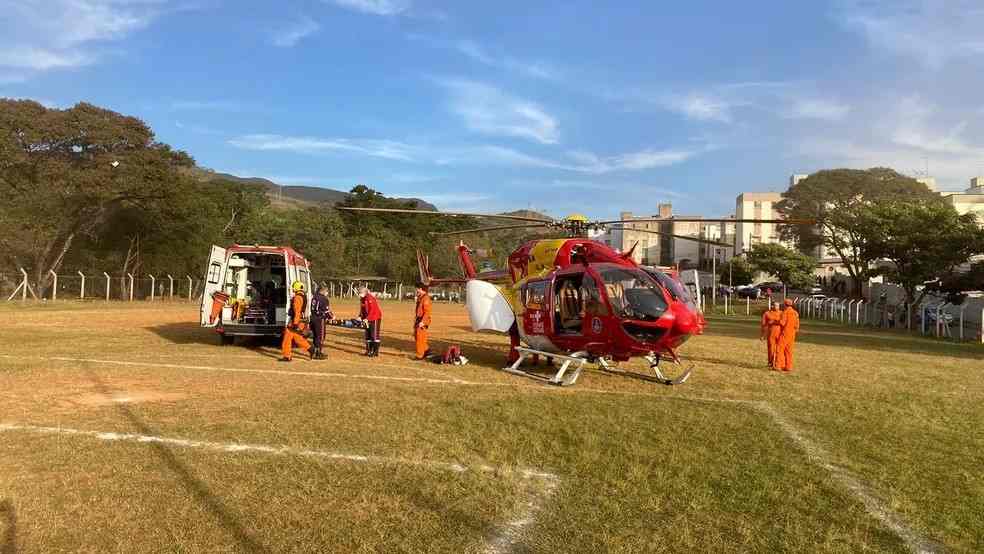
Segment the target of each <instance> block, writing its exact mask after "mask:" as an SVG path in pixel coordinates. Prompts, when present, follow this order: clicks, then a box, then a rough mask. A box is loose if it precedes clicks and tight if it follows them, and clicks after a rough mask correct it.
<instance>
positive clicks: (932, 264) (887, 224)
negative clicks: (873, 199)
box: [866, 200, 984, 304]
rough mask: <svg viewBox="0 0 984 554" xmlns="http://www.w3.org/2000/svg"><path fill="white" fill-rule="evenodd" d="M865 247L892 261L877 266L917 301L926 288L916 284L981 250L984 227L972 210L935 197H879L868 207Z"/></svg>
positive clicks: (937, 276) (908, 298) (940, 275)
mask: <svg viewBox="0 0 984 554" xmlns="http://www.w3.org/2000/svg"><path fill="white" fill-rule="evenodd" d="M867 220H868V222H869V231H868V237H867V246H866V247H867V249H868V251H869V252H870V253H871V255H872V256H875V257H877V258H880V259H885V260H889V261H891V262H892V266H891V268H889V269H887V270H883V272H884V273H885V276H886V277H887V278H888V280H890V281H892V282H895V283H898V284H899V285H900V286H901V287H902V288H903V289H904V290H905V295H906V301H907V302H908V303H910V304H918V303H919V301H920V300H922V298H923V296H924V295H925V294H926V293H927V292H928V291H929V289H928V288H925V287H923V288H922V290H921V291H920V290H919V289H920V287H921V286H922V285H924V284H927V283H930V282H933V281H937V280H941V279H944V278H946V277H948V276H950V275H952V274H953V273H954V268H956V267H957V266H960V265H962V264H965V263H967V262H968V260H970V258H971V256H974V255H975V254H981V253H984V229H981V228H980V227H979V226H978V222H977V220H976V218H975V216H974V215H973V214H964V215H959V214H958V213H957V211H956V210H954V209H953V207H952V206H950V205H948V204H945V203H943V202H942V201H939V200H934V201H929V202H925V201H923V202H918V201H885V202H881V203H878V204H875V205H873V206H870V207H869V208H868V217H867Z"/></svg>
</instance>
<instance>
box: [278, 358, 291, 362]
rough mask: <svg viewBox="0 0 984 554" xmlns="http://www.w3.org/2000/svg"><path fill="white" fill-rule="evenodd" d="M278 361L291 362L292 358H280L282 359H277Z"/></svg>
mask: <svg viewBox="0 0 984 554" xmlns="http://www.w3.org/2000/svg"><path fill="white" fill-rule="evenodd" d="M277 361H278V362H289V361H290V358H280V359H279V360H277Z"/></svg>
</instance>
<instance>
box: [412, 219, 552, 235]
mask: <svg viewBox="0 0 984 554" xmlns="http://www.w3.org/2000/svg"><path fill="white" fill-rule="evenodd" d="M550 226H551V225H550V223H548V222H545V221H544V222H542V223H517V224H515V225H493V226H491V227H477V228H475V229H465V230H463V231H444V232H431V233H430V235H431V236H432V237H450V236H453V235H467V234H468V233H484V232H485V231H505V230H508V229H536V228H541V227H550Z"/></svg>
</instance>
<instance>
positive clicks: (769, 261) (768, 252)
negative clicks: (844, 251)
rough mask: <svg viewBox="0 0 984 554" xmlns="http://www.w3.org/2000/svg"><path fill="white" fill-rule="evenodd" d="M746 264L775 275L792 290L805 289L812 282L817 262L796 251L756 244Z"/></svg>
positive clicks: (780, 246) (779, 245)
mask: <svg viewBox="0 0 984 554" xmlns="http://www.w3.org/2000/svg"><path fill="white" fill-rule="evenodd" d="M747 257H748V262H749V263H750V264H751V265H752V267H754V268H756V269H757V270H759V271H761V272H762V273H767V274H769V275H775V276H776V277H778V278H779V280H780V281H782V282H783V283H786V285H787V286H789V287H792V288H805V287H808V286H810V285H811V284H813V282H814V273H813V271H814V269H816V266H817V262H816V260H815V259H813V258H812V257H810V256H807V255H806V254H803V253H802V252H800V251H798V250H794V249H792V248H787V247H785V246H783V245H781V244H756V245H755V246H753V247H752V249H751V250H749V252H748V254H747Z"/></svg>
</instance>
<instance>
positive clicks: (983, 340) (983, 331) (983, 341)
mask: <svg viewBox="0 0 984 554" xmlns="http://www.w3.org/2000/svg"><path fill="white" fill-rule="evenodd" d="M981 344H984V308H981Z"/></svg>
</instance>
